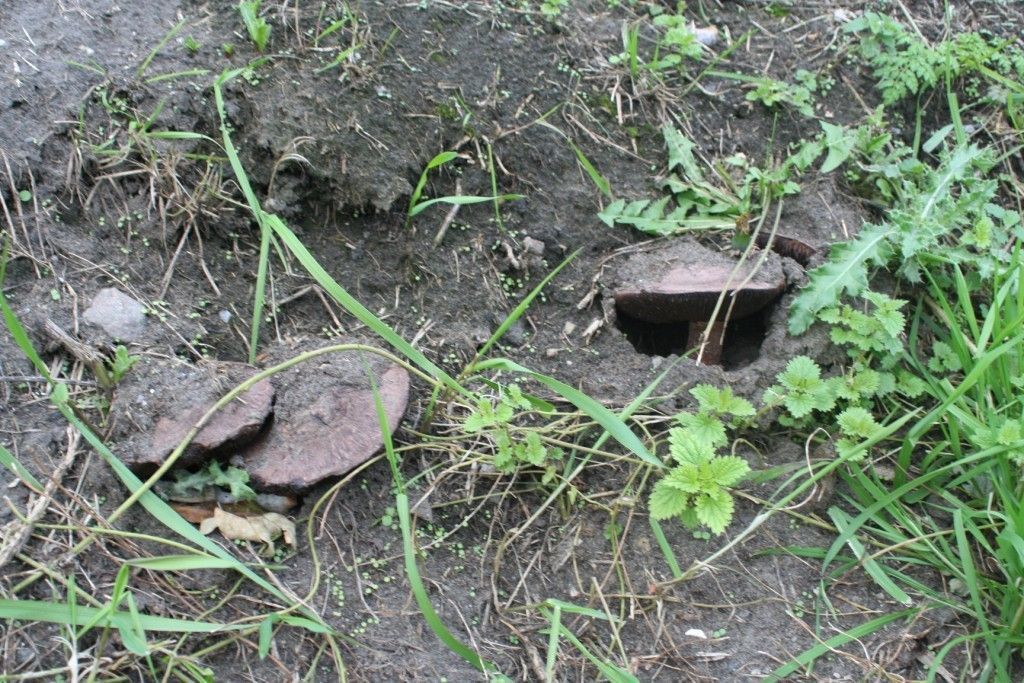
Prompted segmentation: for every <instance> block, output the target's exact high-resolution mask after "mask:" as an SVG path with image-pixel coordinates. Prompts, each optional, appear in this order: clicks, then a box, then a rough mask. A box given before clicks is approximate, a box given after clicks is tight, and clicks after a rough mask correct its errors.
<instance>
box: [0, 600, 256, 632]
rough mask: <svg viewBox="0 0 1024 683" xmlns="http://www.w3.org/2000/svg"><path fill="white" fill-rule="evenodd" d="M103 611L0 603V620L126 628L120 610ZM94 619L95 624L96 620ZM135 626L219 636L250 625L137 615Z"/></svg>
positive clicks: (34, 602)
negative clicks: (91, 624)
mask: <svg viewBox="0 0 1024 683" xmlns="http://www.w3.org/2000/svg"><path fill="white" fill-rule="evenodd" d="M103 611H107V610H106V608H99V607H86V606H84V605H78V606H77V607H75V608H74V609H71V607H70V605H68V603H66V602H45V601H42V600H0V619H12V620H17V621H29V622H32V621H45V622H48V623H52V624H69V625H72V626H85V625H87V624H89V623H93V622H95V623H97V624H98V625H99V626H101V627H105V628H107V627H113V628H120V627H121V626H123V625H129V624H130V620H131V618H132V617H131V614H129V613H128V612H123V611H111V612H110V613H109V614H108V615H106V616H103V615H102V614H101V613H102V612H103ZM97 618H98V621H97ZM138 619H139V624H140V625H141V626H142V628H144V629H145V630H147V631H157V632H162V633H221V632H224V631H238V630H242V629H245V628H251V627H250V626H233V625H226V624H216V623H213V622H209V621H189V620H186V619H174V618H171V617H158V616H154V615H152V614H139V615H138Z"/></svg>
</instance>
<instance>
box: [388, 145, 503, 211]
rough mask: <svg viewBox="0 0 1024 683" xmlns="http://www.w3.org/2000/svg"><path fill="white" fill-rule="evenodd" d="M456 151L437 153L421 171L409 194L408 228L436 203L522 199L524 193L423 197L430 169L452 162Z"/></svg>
mask: <svg viewBox="0 0 1024 683" xmlns="http://www.w3.org/2000/svg"><path fill="white" fill-rule="evenodd" d="M458 156H459V155H458V154H457V153H456V152H441V153H440V154H438V155H436V156H435V157H434V158H433V159H431V160H430V161H428V162H427V165H426V166H425V167H424V168H423V172H422V173H420V177H419V180H418V181H417V182H416V187H415V188H414V189H413V191H412V194H411V195H409V206H408V207H407V208H406V212H405V226H406V228H408V227H410V226H411V225H412V219H413V218H415V217H416V216H418V215H419V214H420V213H422V212H423V211H424V210H425V209H427V208H429V207H431V206H433V205H435V204H453V205H465V204H480V203H483V202H496V201H499V200H503V201H505V200H515V199H522V198H523V195H518V194H503V195H495V196H492V197H479V196H463V195H453V196H447V197H435V198H433V199H423V190H424V188H426V186H427V179H428V176H429V174H430V171H433V170H434V169H437V168H440V167H442V166H444V165H446V164H450V163H451V162H453V161H454V160H455V159H457V158H458Z"/></svg>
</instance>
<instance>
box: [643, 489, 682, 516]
mask: <svg viewBox="0 0 1024 683" xmlns="http://www.w3.org/2000/svg"><path fill="white" fill-rule="evenodd" d="M689 504H690V497H689V496H688V495H687V494H685V493H683V492H682V491H680V490H678V489H676V488H673V487H671V486H668V485H666V484H665V480H664V479H662V480H661V481H659V482H658V483H657V484H655V485H654V489H653V490H652V491H651V497H650V499H649V500H648V503H647V506H648V508H649V510H650V514H651V517H653V518H654V519H658V520H661V519H669V518H671V517H675V516H676V515H679V514H681V513H682V512H683V511H684V510H685V509H686V508H687V507H688V506H689Z"/></svg>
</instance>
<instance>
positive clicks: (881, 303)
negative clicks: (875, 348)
mask: <svg viewBox="0 0 1024 683" xmlns="http://www.w3.org/2000/svg"><path fill="white" fill-rule="evenodd" d="M864 298H865V299H867V300H868V301H870V302H871V303H872V304H874V306H875V310H874V312H873V313H872V317H874V319H875V321H877V322H878V324H879V325H880V326H881V328H882V329H883V330H885V332H887V333H888V334H889V336H890V337H893V338H896V337H899V336H900V335H901V334H903V328H904V327H906V324H907V319H906V316H904V315H903V313H902V312H901V311H900V309H901V308H903V307H904V306H906V305H907V302H906V300H904V299H894V298H892V297H891V296H889V295H887V294H882V293H881V292H865V294H864Z"/></svg>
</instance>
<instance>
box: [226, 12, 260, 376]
mask: <svg viewBox="0 0 1024 683" xmlns="http://www.w3.org/2000/svg"><path fill="white" fill-rule="evenodd" d="M243 4H244V3H243ZM257 4H258V3H257ZM243 15H244V13H243ZM240 73H242V69H234V70H232V71H225V72H223V73H222V74H221V75H220V76H219V77H218V78H217V79H216V80H214V82H213V97H214V101H215V102H216V106H217V115H218V116H219V118H220V134H221V140H222V143H223V145H224V152H225V153H226V154H227V157H228V161H229V162H230V163H231V169H232V170H233V171H234V173H235V180H236V182H237V183H238V187H239V188H240V189H241V190H242V195H243V196H244V197H245V201H246V203H247V204H248V205H249V211H250V212H251V213H252V215H253V217H254V218H255V219H256V223H257V224H258V225H259V228H260V254H259V260H258V262H257V266H256V293H255V296H254V298H253V305H252V326H251V329H250V333H249V363H250V364H254V363H255V362H256V353H257V349H258V347H259V339H260V322H261V320H262V319H263V306H264V299H265V297H266V291H267V265H268V264H267V262H268V261H269V260H270V228H268V227H267V224H266V216H267V214H266V213H265V212H264V211H263V208H262V207H261V206H260V201H259V199H257V198H256V193H255V192H254V191H253V189H252V185H251V184H250V183H249V176H248V175H247V174H246V172H245V167H244V166H242V161H241V159H239V158H238V150H236V149H235V145H234V143H233V142H232V141H231V134H230V132H229V131H228V125H227V114H226V113H225V109H224V94H223V92H222V91H221V86H222V85H223V84H224V83H227V82H228V81H230V80H231V79H233V78H235V77H236V76H238V75H239V74H240Z"/></svg>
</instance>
